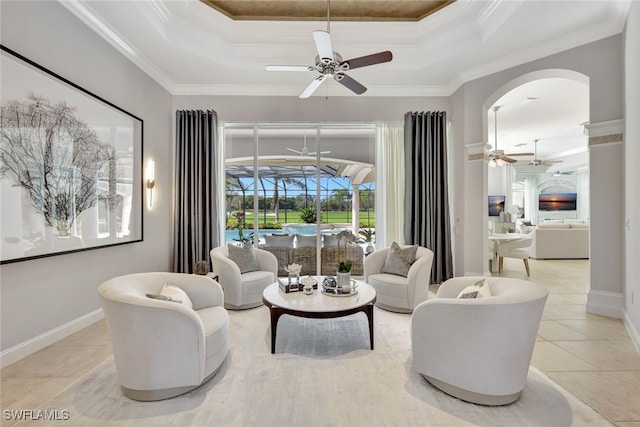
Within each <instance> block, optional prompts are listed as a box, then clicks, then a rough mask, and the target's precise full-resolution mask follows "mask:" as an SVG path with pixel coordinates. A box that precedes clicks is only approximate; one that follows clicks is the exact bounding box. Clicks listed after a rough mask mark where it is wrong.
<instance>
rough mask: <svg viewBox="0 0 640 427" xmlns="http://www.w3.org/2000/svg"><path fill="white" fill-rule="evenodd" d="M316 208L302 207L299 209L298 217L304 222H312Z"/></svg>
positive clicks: (314, 220)
mask: <svg viewBox="0 0 640 427" xmlns="http://www.w3.org/2000/svg"><path fill="white" fill-rule="evenodd" d="M316 218H317V217H316V210H315V209H311V208H303V209H302V210H301V211H300V219H301V220H302V222H304V223H305V224H313V223H315V222H316Z"/></svg>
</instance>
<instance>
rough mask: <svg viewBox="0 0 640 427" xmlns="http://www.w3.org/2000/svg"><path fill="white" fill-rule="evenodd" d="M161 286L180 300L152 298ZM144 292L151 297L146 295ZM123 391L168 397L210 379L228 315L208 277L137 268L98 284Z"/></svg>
mask: <svg viewBox="0 0 640 427" xmlns="http://www.w3.org/2000/svg"><path fill="white" fill-rule="evenodd" d="M165 286H175V287H177V288H178V292H181V293H183V295H184V297H183V298H182V299H188V300H189V304H186V302H185V301H182V299H181V300H174V301H171V300H167V299H166V298H165V300H162V299H156V298H157V297H158V295H159V294H160V293H161V291H162V289H163V288H164V287H165ZM147 294H148V295H151V296H154V297H156V298H151V297H148V296H147ZM98 295H99V297H100V302H101V304H102V307H103V310H104V316H105V318H106V322H107V327H108V330H109V334H110V336H111V346H112V348H113V358H114V361H115V365H116V370H117V372H118V380H119V382H120V386H121V388H122V392H123V393H124V394H125V395H126V396H128V397H130V398H131V399H135V400H142V401H152V400H161V399H167V398H170V397H174V396H178V395H180V394H183V393H186V392H188V391H190V390H192V389H194V388H196V387H198V386H200V385H201V384H203V383H205V382H207V381H208V380H209V379H211V378H212V377H213V376H214V375H215V374H216V373H217V372H218V370H219V369H220V367H221V366H222V364H223V362H224V360H225V358H226V356H227V353H228V338H229V316H228V313H227V310H225V309H224V307H223V301H224V296H223V292H222V288H221V287H220V285H219V284H218V283H217V282H215V281H214V280H213V279H210V278H209V277H207V276H197V275H195V274H180V273H138V274H129V275H125V276H120V277H116V278H114V279H111V280H108V281H106V282H104V283H102V284H101V285H100V286H99V287H98Z"/></svg>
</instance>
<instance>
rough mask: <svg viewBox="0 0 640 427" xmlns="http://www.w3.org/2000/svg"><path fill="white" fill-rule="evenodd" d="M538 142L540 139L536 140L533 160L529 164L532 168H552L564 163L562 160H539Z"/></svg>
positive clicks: (534, 141)
mask: <svg viewBox="0 0 640 427" xmlns="http://www.w3.org/2000/svg"><path fill="white" fill-rule="evenodd" d="M538 141H540V140H539V139H534V140H533V143H534V147H533V152H534V154H533V159H532V160H531V161H530V162H529V164H530V165H531V166H551V165H553V164H555V163H562V160H540V159H538Z"/></svg>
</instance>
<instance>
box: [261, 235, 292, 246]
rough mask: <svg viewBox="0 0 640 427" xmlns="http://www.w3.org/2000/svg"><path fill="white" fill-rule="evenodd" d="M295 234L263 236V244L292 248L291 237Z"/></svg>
mask: <svg viewBox="0 0 640 427" xmlns="http://www.w3.org/2000/svg"><path fill="white" fill-rule="evenodd" d="M294 237H295V236H269V235H265V236H264V246H265V247H268V248H289V249H293V239H294Z"/></svg>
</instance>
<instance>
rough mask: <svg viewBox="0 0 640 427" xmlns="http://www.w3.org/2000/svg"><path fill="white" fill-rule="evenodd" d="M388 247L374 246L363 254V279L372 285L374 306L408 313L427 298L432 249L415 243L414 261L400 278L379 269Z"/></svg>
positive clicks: (383, 261)
mask: <svg viewBox="0 0 640 427" xmlns="http://www.w3.org/2000/svg"><path fill="white" fill-rule="evenodd" d="M408 247H409V245H404V246H401V248H408ZM389 249H390V248H383V249H378V250H377V251H374V252H372V253H371V254H370V255H369V256H367V258H366V259H365V260H364V281H365V282H367V283H368V284H369V285H371V286H373V287H374V288H375V290H376V293H377V301H376V305H377V306H379V307H380V308H383V309H385V310H389V311H395V312H398V313H411V312H412V311H413V309H414V308H415V307H416V306H417V305H418V304H420V303H421V302H422V301H424V300H426V299H427V298H428V295H429V279H430V277H431V266H432V265H433V252H432V251H431V249H428V248H424V247H421V246H418V249H417V251H416V258H415V261H414V262H413V264H411V267H410V268H409V271H408V273H407V276H406V277H404V276H400V275H397V274H390V273H385V272H383V270H384V266H385V262H386V260H387V255H388V253H389Z"/></svg>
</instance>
